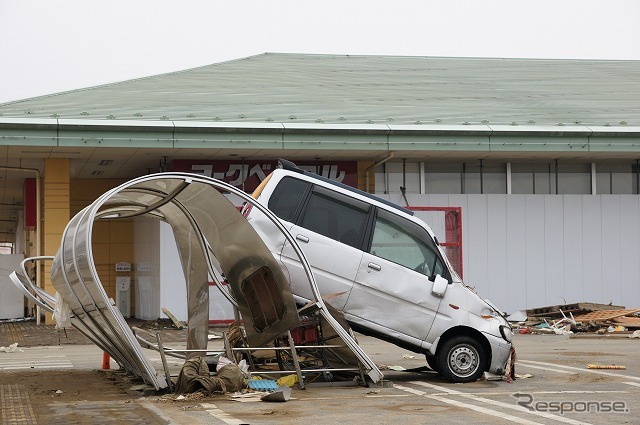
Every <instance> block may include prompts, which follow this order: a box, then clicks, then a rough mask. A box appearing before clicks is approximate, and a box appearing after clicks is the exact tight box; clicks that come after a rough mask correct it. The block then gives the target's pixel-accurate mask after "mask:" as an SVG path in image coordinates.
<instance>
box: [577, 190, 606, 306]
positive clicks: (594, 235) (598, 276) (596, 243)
mask: <svg viewBox="0 0 640 425" xmlns="http://www.w3.org/2000/svg"><path fill="white" fill-rule="evenodd" d="M601 205H602V197H599V196H590V195H585V196H582V218H583V220H582V235H583V237H582V269H583V275H582V279H583V281H582V288H583V291H582V298H583V300H601V299H603V297H602V294H603V280H602V259H603V252H602V208H601Z"/></svg>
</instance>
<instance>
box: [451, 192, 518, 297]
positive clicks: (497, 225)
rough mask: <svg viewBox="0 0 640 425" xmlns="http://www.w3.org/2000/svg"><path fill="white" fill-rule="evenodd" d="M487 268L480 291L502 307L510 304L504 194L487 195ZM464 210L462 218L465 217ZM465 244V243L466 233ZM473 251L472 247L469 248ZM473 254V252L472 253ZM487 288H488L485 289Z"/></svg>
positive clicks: (505, 199)
mask: <svg viewBox="0 0 640 425" xmlns="http://www.w3.org/2000/svg"><path fill="white" fill-rule="evenodd" d="M487 210H488V214H487V235H491V236H490V237H488V239H487V253H488V255H487V269H488V273H489V275H488V276H487V280H486V281H485V282H480V283H481V285H480V286H479V287H478V291H479V293H480V294H482V296H483V297H485V298H489V299H490V300H491V301H492V302H493V303H495V304H496V305H497V306H499V307H500V308H503V307H504V306H506V305H507V304H508V290H507V287H508V283H507V282H508V278H507V268H506V267H505V264H507V197H506V196H503V195H487ZM465 211H466V209H463V210H462V219H463V220H464V219H465V216H464V213H465ZM462 236H463V244H464V234H463V235H462ZM467 251H471V247H469V249H467ZM471 255H473V253H472V254H471ZM485 288H486V290H485Z"/></svg>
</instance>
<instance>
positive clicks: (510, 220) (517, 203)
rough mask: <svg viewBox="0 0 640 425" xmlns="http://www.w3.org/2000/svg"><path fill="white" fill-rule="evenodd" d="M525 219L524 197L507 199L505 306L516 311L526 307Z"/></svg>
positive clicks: (514, 196)
mask: <svg viewBox="0 0 640 425" xmlns="http://www.w3.org/2000/svg"><path fill="white" fill-rule="evenodd" d="M526 217H527V205H526V197H525V195H511V196H509V197H507V264H506V268H507V283H508V284H507V305H509V306H511V307H512V308H514V309H516V310H520V309H523V308H525V307H526V305H527V262H526V258H527V251H526V226H525V224H526Z"/></svg>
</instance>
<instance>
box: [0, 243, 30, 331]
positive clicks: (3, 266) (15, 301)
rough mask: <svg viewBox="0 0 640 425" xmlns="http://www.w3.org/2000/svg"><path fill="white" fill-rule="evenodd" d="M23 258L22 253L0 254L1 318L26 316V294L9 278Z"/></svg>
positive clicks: (18, 268)
mask: <svg viewBox="0 0 640 425" xmlns="http://www.w3.org/2000/svg"><path fill="white" fill-rule="evenodd" d="M23 259H24V255H22V254H0V319H17V318H22V317H24V295H23V293H22V292H21V291H20V290H19V289H18V288H17V287H16V286H15V285H14V284H13V282H12V281H11V279H9V275H10V274H11V272H13V271H16V270H20V263H21V262H22V260H23Z"/></svg>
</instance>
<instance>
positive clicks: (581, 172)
mask: <svg viewBox="0 0 640 425" xmlns="http://www.w3.org/2000/svg"><path fill="white" fill-rule="evenodd" d="M557 176H558V177H557V179H558V183H557V187H558V195H569V194H574V195H588V194H590V193H591V163H587V164H572V163H564V164H563V163H558V165H557Z"/></svg>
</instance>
